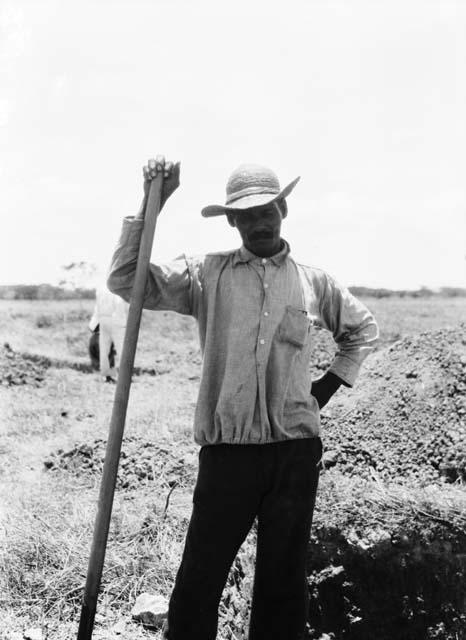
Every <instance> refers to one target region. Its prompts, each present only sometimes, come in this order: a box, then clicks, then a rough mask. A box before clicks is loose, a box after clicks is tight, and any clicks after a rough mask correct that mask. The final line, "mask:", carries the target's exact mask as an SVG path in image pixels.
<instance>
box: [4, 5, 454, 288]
mask: <svg viewBox="0 0 466 640" xmlns="http://www.w3.org/2000/svg"><path fill="white" fill-rule="evenodd" d="M465 114H466V3H465V2H463V1H460V0H458V1H457V2H454V1H449V0H438V1H436V2H432V1H430V2H429V1H428V0H402V1H399V2H397V1H395V0H367V1H363V0H343V1H342V2H332V1H330V0H326V1H324V0H322V1H321V2H317V1H315V0H302V1H299V0H288V1H287V2H285V3H284V2H273V1H271V0H256V1H254V0H249V1H247V2H243V1H240V0H235V1H231V2H222V1H220V0H212V1H210V0H209V1H207V0H196V1H188V0H168V1H166V2H165V1H163V0H157V1H155V0H153V1H150V2H142V1H137V0H136V1H135V0H131V1H130V0H121V1H113V2H109V1H108V2H106V1H100V2H99V1H95V0H94V1H93V2H88V1H84V0H80V1H79V2H76V1H73V2H71V1H69V0H35V1H34V2H26V1H25V0H0V211H1V220H2V227H1V230H0V283H16V282H31V283H32V282H43V281H50V282H53V281H56V280H57V278H59V277H60V273H59V271H60V266H61V265H64V264H67V263H69V262H71V261H80V260H86V261H91V262H95V263H97V264H98V265H99V266H101V267H102V268H103V269H105V268H106V267H107V265H108V262H109V259H110V256H111V253H112V249H113V246H114V244H115V242H116V240H117V238H118V233H119V228H120V223H121V219H122V217H123V216H125V215H128V214H132V213H134V212H135V211H136V209H137V208H138V206H139V202H140V199H141V193H142V180H141V178H142V173H141V167H142V165H143V164H144V163H145V162H146V160H147V158H148V157H151V156H155V155H156V154H157V153H163V154H165V155H166V156H167V157H168V158H171V159H174V160H180V161H181V163H182V184H181V187H180V189H179V190H178V191H177V192H176V194H175V195H174V196H173V198H172V199H171V200H170V201H169V203H168V204H167V206H166V209H165V210H164V212H163V214H162V217H161V218H160V220H159V224H158V228H157V236H156V239H155V244H154V252H153V259H154V260H155V259H157V258H160V259H165V258H171V257H174V256H176V255H178V254H179V253H181V252H185V253H203V252H206V251H214V250H220V249H226V248H233V247H235V246H238V243H239V237H238V236H237V232H236V231H235V230H234V229H231V228H230V227H229V226H228V225H227V222H226V220H225V219H224V218H223V217H222V218H218V219H204V218H201V216H200V209H201V208H202V206H204V205H206V204H213V203H223V202H224V189H225V182H226V179H227V177H228V175H229V173H230V172H231V171H232V170H233V169H234V168H235V166H237V165H238V164H240V163H242V162H258V163H261V164H266V165H268V166H270V167H271V168H273V169H274V170H275V171H276V172H277V174H278V175H279V177H280V181H281V183H282V184H283V185H285V184H286V183H287V182H289V181H291V180H292V179H293V178H294V177H295V176H297V175H300V176H301V181H300V183H299V184H298V186H297V187H296V189H295V191H294V192H293V194H292V195H291V196H290V198H289V201H288V204H289V216H288V218H287V219H286V220H285V222H284V225H283V235H284V237H285V238H287V239H288V241H289V242H290V244H291V247H292V251H293V254H294V255H295V257H297V258H299V259H300V260H301V261H303V262H304V263H306V264H311V265H315V266H319V267H322V268H324V269H326V270H327V271H329V272H330V273H331V274H332V275H333V276H335V277H336V278H337V279H338V280H340V281H341V282H342V283H344V284H346V285H356V284H359V285H367V286H384V287H392V288H402V287H403V288H415V287H419V286H421V285H426V286H432V287H436V286H442V285H447V286H465V285H466V280H465V256H466V248H465V239H466V223H465V211H466V195H465V179H466V116H465Z"/></svg>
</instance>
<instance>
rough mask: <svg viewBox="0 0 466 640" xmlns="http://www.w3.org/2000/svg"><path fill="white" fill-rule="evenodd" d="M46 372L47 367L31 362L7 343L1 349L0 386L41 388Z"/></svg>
mask: <svg viewBox="0 0 466 640" xmlns="http://www.w3.org/2000/svg"><path fill="white" fill-rule="evenodd" d="M45 371H46V367H45V366H43V365H42V364H39V363H35V362H31V361H30V360H28V359H26V358H24V357H23V356H22V355H20V354H19V353H16V352H15V351H14V350H13V349H12V348H11V347H10V345H9V344H8V343H7V342H5V344H4V345H3V346H2V347H0V384H1V385H2V386H4V387H12V386H14V385H21V384H27V385H32V386H34V387H39V386H40V385H41V384H42V382H43V380H44V377H45Z"/></svg>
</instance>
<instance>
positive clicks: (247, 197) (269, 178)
mask: <svg viewBox="0 0 466 640" xmlns="http://www.w3.org/2000/svg"><path fill="white" fill-rule="evenodd" d="M298 180H299V177H298V178H295V179H294V180H293V182H290V184H288V185H287V186H286V187H285V188H284V189H281V188H280V183H279V181H278V178H277V176H276V175H275V173H274V172H273V171H272V170H271V169H268V168H267V167H262V166H261V165H258V164H242V165H240V166H239V167H238V168H237V169H235V170H234V171H233V173H232V174H231V176H230V177H229V178H228V182H227V188H226V193H227V196H226V202H225V204H224V205H221V204H212V205H209V206H208V207H204V208H203V209H202V211H201V213H202V215H203V216H204V217H205V218H210V217H211V216H221V215H222V214H224V213H229V212H230V211H236V210H238V209H250V208H252V207H260V206H263V205H265V204H269V203H271V202H275V201H276V200H280V199H282V198H286V197H287V196H288V195H289V194H290V193H291V192H292V191H293V189H294V188H295V186H296V183H297V182H298Z"/></svg>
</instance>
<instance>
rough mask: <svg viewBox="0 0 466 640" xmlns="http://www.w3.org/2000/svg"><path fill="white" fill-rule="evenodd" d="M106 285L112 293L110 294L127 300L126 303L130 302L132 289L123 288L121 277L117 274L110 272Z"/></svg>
mask: <svg viewBox="0 0 466 640" xmlns="http://www.w3.org/2000/svg"><path fill="white" fill-rule="evenodd" d="M106 284H107V289H108V290H109V291H110V293H114V294H115V295H117V296H120V298H123V300H125V301H126V302H129V299H130V296H131V289H128V287H127V286H123V283H122V281H121V278H120V277H119V276H117V275H116V274H115V273H111V272H110V274H109V276H108V277H107V282H106Z"/></svg>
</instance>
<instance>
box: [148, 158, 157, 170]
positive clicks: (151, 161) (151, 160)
mask: <svg viewBox="0 0 466 640" xmlns="http://www.w3.org/2000/svg"><path fill="white" fill-rule="evenodd" d="M158 157H159V156H157V158H158ZM156 165H157V162H156V161H155V160H154V158H149V162H148V163H147V166H148V168H149V169H155V167H156Z"/></svg>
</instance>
